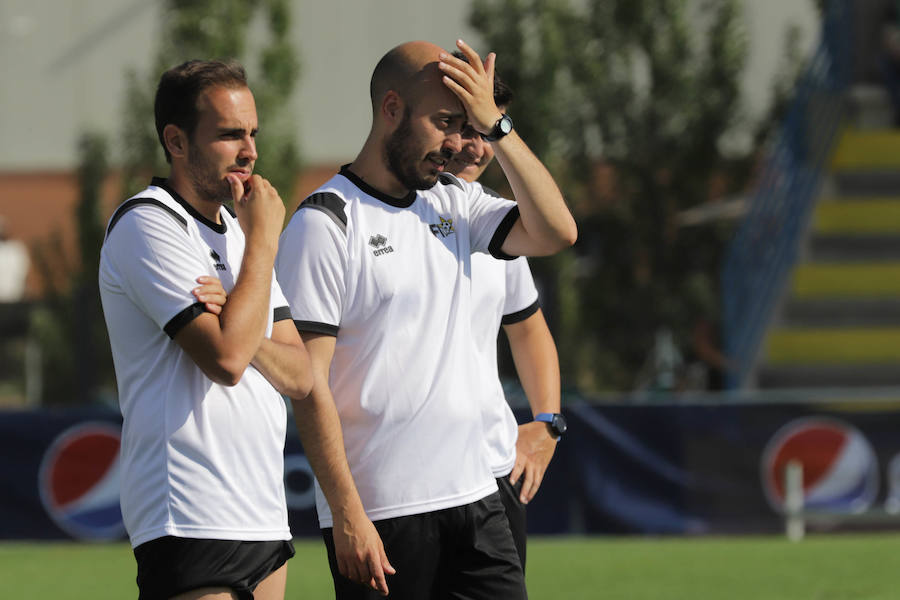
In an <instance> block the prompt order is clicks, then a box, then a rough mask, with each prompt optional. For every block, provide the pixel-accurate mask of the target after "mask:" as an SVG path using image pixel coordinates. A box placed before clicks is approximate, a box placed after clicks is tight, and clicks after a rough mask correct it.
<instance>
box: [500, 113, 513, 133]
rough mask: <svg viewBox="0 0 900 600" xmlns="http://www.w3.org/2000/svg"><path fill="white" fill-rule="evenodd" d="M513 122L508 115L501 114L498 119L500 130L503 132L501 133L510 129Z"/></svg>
mask: <svg viewBox="0 0 900 600" xmlns="http://www.w3.org/2000/svg"><path fill="white" fill-rule="evenodd" d="M512 128H513V123H512V119H510V118H509V115H503V117H502V118H501V119H500V131H502V132H503V135H506V134H507V133H509V132H510V131H512Z"/></svg>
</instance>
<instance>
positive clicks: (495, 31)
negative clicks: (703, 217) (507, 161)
mask: <svg viewBox="0 0 900 600" xmlns="http://www.w3.org/2000/svg"><path fill="white" fill-rule="evenodd" d="M470 22H471V24H472V25H473V26H474V27H475V28H476V29H477V30H478V31H479V32H480V33H481V34H482V35H483V37H484V39H485V40H486V42H487V48H486V51H487V50H492V51H495V52H497V55H498V60H497V69H498V71H499V72H500V74H501V75H502V77H503V78H504V80H506V81H507V82H509V83H510V85H511V86H512V88H513V89H514V90H515V91H516V92H517V97H516V100H515V101H514V103H513V106H512V107H511V109H510V112H511V114H512V116H513V118H514V119H515V122H516V128H517V129H518V130H519V132H520V133H521V135H522V137H523V138H524V139H525V140H526V141H527V142H528V143H529V145H530V146H531V147H532V148H533V149H534V150H535V152H536V153H537V154H538V156H539V157H541V159H542V160H543V161H544V162H545V164H547V166H548V168H550V170H551V172H553V173H554V175H555V176H556V178H557V181H558V182H559V183H560V186H561V187H562V189H563V191H564V194H565V196H566V198H567V200H568V201H569V203H570V204H571V205H572V206H573V208H574V209H575V211H576V215H577V218H578V221H579V242H578V244H577V245H576V248H575V251H574V252H572V253H568V254H563V255H560V256H557V257H553V258H552V259H549V260H546V259H541V260H536V261H532V264H533V265H534V267H535V271H536V273H537V275H538V277H539V278H543V279H544V280H545V282H549V287H550V289H551V290H554V293H553V294H552V297H551V300H553V301H554V302H553V305H554V306H555V312H556V314H554V315H552V319H551V325H553V322H554V321H555V322H556V326H555V327H554V334H555V336H556V337H557V342H558V345H559V346H560V356H561V367H562V370H563V374H564V380H566V381H567V382H569V383H570V384H571V383H573V382H574V383H576V384H577V385H579V386H580V387H582V388H583V389H584V388H586V389H589V390H590V389H619V390H625V389H631V388H633V387H634V386H635V385H638V379H639V375H640V373H641V370H642V367H644V366H645V365H646V364H647V362H648V358H649V355H650V354H651V351H652V348H653V345H654V339H655V336H656V333H657V332H658V331H660V330H661V329H663V328H665V329H669V330H671V331H672V333H673V335H674V339H675V341H676V344H677V345H678V346H679V347H681V348H682V349H683V350H685V351H687V350H689V348H690V340H691V339H692V333H693V325H694V323H696V322H697V319H698V318H700V317H701V316H702V317H710V318H712V320H713V321H714V320H715V318H716V316H717V310H718V309H717V307H716V304H715V298H716V295H717V294H716V290H717V289H718V285H717V281H718V269H719V257H720V256H721V254H722V251H723V247H724V243H725V241H726V240H727V238H728V236H729V234H730V231H729V227H728V226H727V225H722V224H713V225H707V226H701V227H693V228H689V229H688V228H684V227H681V226H679V221H678V215H679V213H681V212H682V211H684V210H686V209H689V208H692V207H695V206H697V205H699V204H701V203H704V202H707V201H708V199H709V198H710V188H711V186H713V185H714V184H715V183H717V182H725V188H726V189H725V190H724V192H725V193H733V192H735V191H738V190H741V189H743V187H744V186H745V185H746V182H747V178H748V177H749V173H750V171H751V165H752V163H753V158H754V153H755V150H756V148H753V147H751V148H745V149H743V150H739V151H735V150H731V151H728V152H726V148H727V146H728V144H726V142H727V141H728V140H729V139H731V136H733V135H734V134H735V133H737V132H744V133H749V134H750V135H749V137H753V133H754V131H753V130H754V125H756V126H757V127H759V128H760V129H761V130H762V131H763V132H764V131H766V130H767V127H768V126H769V125H770V123H771V121H770V120H767V121H766V122H765V123H763V124H750V123H748V122H747V121H748V120H747V119H746V118H745V117H744V116H743V113H742V107H741V93H740V76H741V74H742V71H743V69H744V66H745V60H746V54H747V42H746V33H745V31H744V28H743V24H742V21H741V12H740V5H739V4H738V3H737V2H736V1H735V0H720V1H707V2H690V1H688V0H585V1H583V2H569V1H567V0H475V2H474V4H473V9H472V13H471V15H470ZM773 118H774V114H773ZM758 138H759V139H762V138H764V133H763V134H760V135H759V136H758ZM604 168H609V169H610V170H611V171H612V172H614V173H615V182H616V186H615V188H614V189H612V190H611V191H610V190H598V189H597V186H596V184H597V181H598V174H599V173H601V171H602V170H603V169H604ZM496 175H497V173H496V171H495V172H494V176H496ZM576 256H577V258H575V257H576Z"/></svg>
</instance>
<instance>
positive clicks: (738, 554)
mask: <svg viewBox="0 0 900 600" xmlns="http://www.w3.org/2000/svg"><path fill="white" fill-rule="evenodd" d="M295 545H296V548H297V556H296V557H294V559H292V560H291V562H290V563H289V568H288V590H287V596H286V597H287V598H288V599H291V600H293V599H298V600H299V599H318V598H331V597H333V595H332V592H331V579H330V576H329V574H328V567H327V564H326V561H325V554H324V550H323V546H322V544H321V543H320V542H318V541H305V540H304V541H300V540H297V541H295ZM528 553H529V554H528V589H529V596H530V598H531V599H532V600H544V599H546V600H556V599H566V600H577V599H591V600H593V599H610V598H620V599H628V600H642V599H648V600H649V599H653V600H662V599H665V600H672V599H681V598H684V599H686V600H687V599H690V600H704V599H713V598H715V599H719V598H727V599H729V600H742V599H747V600H750V599H753V600H759V599H765V600H772V599H782V598H783V599H809V600H844V599H857V598H858V599H866V600H882V599H883V600H889V599H896V598H900V534H896V533H892V534H868V535H827V536H826V535H813V536H810V537H807V539H805V540H803V541H802V542H799V543H791V542H788V541H787V540H786V539H784V538H782V537H716V538H635V537H629V538H606V537H602V538H601V537H597V538H533V539H530V540H529V546H528ZM133 581H134V559H133V558H132V555H131V551H130V548H128V546H127V545H124V544H75V543H54V544H41V543H3V544H0V582H3V583H2V587H0V589H2V593H0V596H2V597H3V598H16V599H26V600H31V599H35V600H43V599H51V598H52V599H62V600H81V599H84V600H87V599H91V600H103V599H120V598H136V597H137V588H136V587H135V586H134V583H133ZM498 600H502V599H498Z"/></svg>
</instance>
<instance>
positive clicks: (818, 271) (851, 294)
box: [791, 262, 900, 301]
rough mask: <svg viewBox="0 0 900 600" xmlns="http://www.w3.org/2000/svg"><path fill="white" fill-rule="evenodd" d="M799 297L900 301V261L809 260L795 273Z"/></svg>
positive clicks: (793, 286)
mask: <svg viewBox="0 0 900 600" xmlns="http://www.w3.org/2000/svg"><path fill="white" fill-rule="evenodd" d="M791 291H792V293H793V297H794V298H796V299H803V300H808V299H814V298H883V297H891V296H897V297H898V301H900V263H896V262H888V263H826V264H818V263H806V264H800V265H797V267H796V268H795V269H794V272H793V274H792V281H791Z"/></svg>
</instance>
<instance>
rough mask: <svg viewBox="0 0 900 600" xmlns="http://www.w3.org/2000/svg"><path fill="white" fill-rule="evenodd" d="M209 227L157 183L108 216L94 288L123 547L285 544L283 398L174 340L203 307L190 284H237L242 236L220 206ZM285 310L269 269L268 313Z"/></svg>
mask: <svg viewBox="0 0 900 600" xmlns="http://www.w3.org/2000/svg"><path fill="white" fill-rule="evenodd" d="M220 214H221V221H222V222H221V224H220V225H218V224H216V223H213V222H211V221H209V220H207V219H206V218H204V217H203V216H202V215H200V214H199V213H198V212H197V211H196V210H194V209H193V207H191V206H190V205H189V204H187V202H185V201H184V200H183V199H181V198H180V197H179V196H178V195H177V193H175V192H174V191H173V190H171V189H169V188H167V187H166V186H165V182H164V181H163V180H160V179H154V180H153V183H152V184H151V185H150V187H148V188H147V189H146V190H144V191H143V192H141V193H140V194H138V195H137V196H135V197H134V198H132V199H130V200H128V201H126V202H125V203H124V204H123V205H122V206H120V207H119V209H118V210H117V211H116V212H115V213H114V214H113V216H112V218H111V219H110V223H109V225H108V227H107V235H106V240H105V241H104V244H103V249H102V250H101V254H100V296H101V299H102V301H103V312H104V315H105V318H106V324H107V329H108V330H109V338H110V345H111V347H112V355H113V362H114V363H115V369H116V379H117V380H118V387H119V405H120V408H121V411H122V415H123V417H124V422H123V425H122V448H121V479H120V481H121V495H120V498H121V505H122V516H123V517H124V521H125V528H126V529H127V531H128V534H129V537H130V539H131V544H132V546H138V545H140V544H142V543H144V542H146V541H149V540H152V539H155V538H158V537H161V536H164V535H172V536H177V537H191V538H208V539H234V540H246V541H263V540H268V541H271V540H287V539H290V537H291V534H290V529H289V528H288V521H287V505H286V501H285V492H284V466H283V461H284V459H283V451H284V439H285V430H286V425H287V414H286V412H287V411H286V407H285V404H284V400H283V399H282V397H281V395H280V394H279V393H278V392H277V391H276V390H275V388H273V387H272V385H271V384H269V382H268V381H266V379H265V378H264V377H263V376H262V375H261V374H260V373H259V371H257V370H256V369H255V368H254V367H252V366H251V367H247V370H246V371H245V372H244V374H243V376H242V377H241V380H240V382H239V383H238V384H237V385H235V386H233V387H227V386H223V385H219V384H216V383H213V382H212V381H210V380H209V379H208V378H207V377H206V375H204V373H203V372H202V371H201V370H200V368H199V367H198V366H197V365H196V364H195V363H194V361H193V360H192V359H191V358H190V356H188V355H187V353H185V352H184V351H183V350H182V349H181V347H180V346H179V345H178V344H177V343H175V341H174V340H173V338H174V336H175V335H176V333H177V332H178V331H179V330H180V329H181V328H182V327H183V326H185V325H186V324H188V323H189V322H190V321H191V320H192V319H193V318H195V317H196V316H198V315H199V314H201V313H202V312H203V311H204V307H203V304H201V303H199V302H197V300H196V298H195V297H194V296H193V295H192V293H191V290H192V289H194V288H195V287H196V286H197V285H198V283H197V281H196V279H197V277H199V276H201V275H212V276H215V277H218V278H219V279H220V280H221V281H222V286H223V287H224V288H225V290H226V292H230V291H231V289H232V288H233V287H234V283H235V280H236V279H237V277H238V272H239V270H240V265H241V258H242V257H243V254H244V235H243V232H242V231H241V228H240V226H239V225H238V222H237V220H236V219H235V218H234V216H233V215H232V214H231V213H230V212H228V211H227V210H222V211H220ZM285 318H288V319H289V318H290V310H289V309H288V307H287V301H286V300H285V299H284V296H283V295H282V293H281V291H280V289H279V287H278V284H277V283H276V282H275V280H274V277H273V281H272V289H271V293H270V311H269V323H268V325H267V328H266V336H271V334H272V325H273V322H274V321H275V320H280V319H285Z"/></svg>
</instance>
